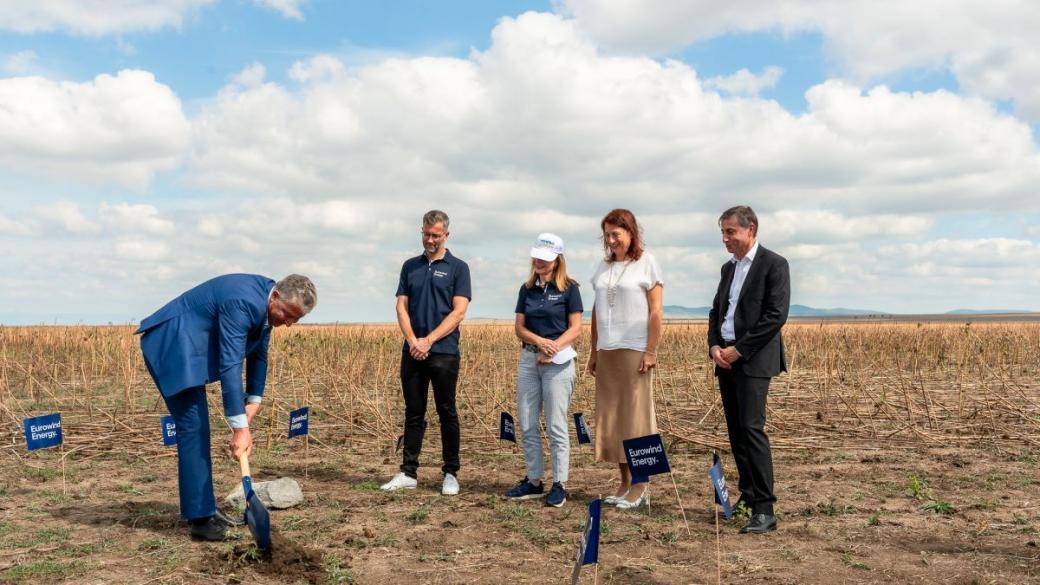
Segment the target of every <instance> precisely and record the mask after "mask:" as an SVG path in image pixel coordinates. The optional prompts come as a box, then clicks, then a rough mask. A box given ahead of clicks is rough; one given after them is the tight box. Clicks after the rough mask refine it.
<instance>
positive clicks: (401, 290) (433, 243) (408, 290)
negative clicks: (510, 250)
mask: <svg viewBox="0 0 1040 585" xmlns="http://www.w3.org/2000/svg"><path fill="white" fill-rule="evenodd" d="M448 223H449V222H448V215H447V214H446V213H444V212H443V211H438V210H436V209H435V210H433V211H429V212H427V213H426V215H424V216H423V224H422V243H423V250H424V253H423V254H421V255H419V256H416V257H415V258H412V259H410V260H407V261H406V262H405V263H404V266H402V267H401V280H400V282H399V284H398V285H397V324H398V325H399V326H400V327H401V333H403V334H404V339H405V343H404V348H403V349H402V353H401V387H402V388H403V390H404V455H403V462H402V463H401V471H400V473H398V474H397V475H395V476H394V477H393V478H392V479H391V480H390V481H388V482H387V483H385V484H383V486H382V488H383V489H384V490H386V491H394V490H399V489H414V488H415V486H416V485H417V484H418V480H417V477H418V476H417V471H418V469H419V452H420V451H421V450H422V440H423V432H424V431H425V430H426V396H427V393H428V390H429V387H430V385H431V384H432V385H433V400H434V403H435V404H436V405H437V416H438V417H439V418H440V422H441V451H442V455H443V457H444V465H443V466H442V467H441V469H442V471H444V483H443V485H442V486H441V493H442V494H444V495H446V496H454V495H456V494H458V493H459V482H458V472H459V416H458V413H457V412H456V410H455V385H456V383H457V382H458V379H459V324H460V323H462V320H463V319H465V318H466V308H467V307H469V301H470V299H471V298H472V294H471V292H470V281H469V266H467V265H466V263H465V262H463V261H462V260H459V259H458V258H456V257H455V256H452V255H451V252H450V251H448V249H447V248H446V247H445V244H447V242H448Z"/></svg>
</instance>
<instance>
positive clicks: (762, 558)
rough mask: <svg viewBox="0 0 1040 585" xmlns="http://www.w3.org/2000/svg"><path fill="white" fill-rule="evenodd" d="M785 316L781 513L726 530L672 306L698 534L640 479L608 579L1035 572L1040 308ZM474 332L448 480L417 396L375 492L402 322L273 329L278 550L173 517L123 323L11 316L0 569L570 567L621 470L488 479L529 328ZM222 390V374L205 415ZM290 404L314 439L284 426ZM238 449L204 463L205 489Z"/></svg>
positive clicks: (260, 571)
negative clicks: (297, 500)
mask: <svg viewBox="0 0 1040 585" xmlns="http://www.w3.org/2000/svg"><path fill="white" fill-rule="evenodd" d="M785 335H786V339H787V348H788V360H789V369H790V372H789V373H788V374H786V375H783V376H780V377H779V378H777V379H775V380H774V384H773V387H772V389H771V395H770V412H769V431H770V433H771V437H772V440H773V445H774V457H775V464H776V476H777V493H778V496H779V498H780V501H779V502H778V504H777V505H778V514H779V516H780V530H779V531H778V532H775V533H773V534H770V535H766V536H760V537H748V536H742V535H739V534H737V527H738V526H739V524H738V523H737V522H733V523H726V522H722V525H721V528H720V530H719V532H717V531H716V524H715V516H714V512H713V509H712V504H711V502H712V500H711V493H710V484H709V482H708V479H707V470H708V466H709V464H710V461H711V455H710V451H711V449H712V448H718V449H721V450H724V449H725V448H726V439H725V436H726V434H725V426H724V422H723V417H722V413H721V405H720V402H719V399H718V396H717V391H716V389H715V386H714V379H713V377H712V375H711V371H710V370H709V369H708V367H707V360H706V358H705V356H704V353H705V347H704V346H705V343H704V339H705V325H704V324H703V323H682V324H671V325H668V326H667V327H666V328H665V336H664V340H663V342H662V345H661V352H660V356H659V360H660V369H659V375H658V377H657V381H656V389H655V392H656V400H657V404H658V417H659V426H660V427H661V430H662V434H663V435H664V437H665V441H666V444H667V445H668V448H669V459H670V461H671V463H672V467H673V469H675V474H674V478H675V480H676V483H677V485H678V491H679V495H680V497H681V500H682V503H683V505H684V506H685V510H686V514H687V517H688V519H689V528H690V533H689V534H687V532H686V528H685V525H684V523H683V519H682V515H681V512H680V508H679V506H678V504H677V501H676V494H675V491H674V490H673V488H672V484H671V481H670V480H669V479H668V478H667V477H666V476H659V477H656V478H654V483H653V487H652V491H651V494H652V502H651V503H652V507H651V509H650V512H649V513H647V511H646V510H643V511H641V512H639V513H620V512H617V511H615V510H606V511H605V513H604V514H605V515H604V525H603V529H602V530H603V537H602V541H601V551H600V561H601V564H600V567H599V580H600V582H602V583H661V584H666V583H667V584H672V583H716V582H718V581H719V580H720V579H721V581H722V582H723V583H821V584H823V583H828V584H829V583H965V584H967V583H1037V582H1040V548H1038V544H1040V383H1038V382H1040V324H1037V323H975V324H972V325H965V324H963V323H960V324H958V323H926V324H916V323H905V324H893V323H880V324H879V323H855V324H849V323H844V324H843V323H826V324H791V325H789V326H788V327H787V328H786V329H785ZM586 339H587V338H586ZM463 344H464V346H463V352H464V354H463V366H462V372H461V378H460V385H459V392H458V402H459V411H460V416H461V420H462V427H463V443H462V444H463V453H462V455H463V469H462V471H461V473H460V479H461V481H462V487H463V493H462V495H460V496H459V497H457V498H445V497H442V496H440V495H439V471H438V470H439V465H440V462H439V452H440V449H439V439H438V436H439V429H438V425H437V420H436V416H435V414H434V410H433V408H432V405H431V408H430V416H431V418H430V427H429V432H428V433H427V439H426V446H425V447H426V448H425V449H424V453H423V463H424V464H425V467H423V468H422V469H421V470H420V487H419V489H418V490H415V491H414V492H409V493H403V494H401V493H395V494H384V493H382V492H380V491H379V489H378V486H379V484H380V483H381V482H382V481H385V480H386V479H387V478H388V477H389V476H390V475H391V474H392V473H393V472H394V471H395V470H396V465H397V463H398V457H399V456H398V455H397V454H396V453H395V452H394V448H395V440H396V438H397V435H398V434H399V432H400V427H401V421H402V416H403V403H402V400H401V397H400V390H399V384H398V380H397V368H398V360H399V352H400V338H399V335H398V333H397V331H396V329H395V328H393V327H389V326H341V327H331V326H328V327H326V326H312V327H308V326H304V327H298V328H293V329H291V330H279V331H277V333H276V335H275V339H274V342H273V343H272V349H271V359H270V362H271V367H270V370H269V386H268V391H267V395H266V397H265V402H264V404H265V408H264V410H263V411H262V413H261V415H260V417H259V420H258V421H256V422H255V423H254V427H255V429H254V439H255V441H256V444H257V449H256V455H255V461H254V466H253V467H254V474H255V475H256V476H257V477H258V478H259V479H265V478H273V477H278V476H285V475H288V476H292V477H294V478H296V479H298V480H299V481H300V483H301V484H302V485H303V488H304V492H305V494H306V497H307V499H306V502H305V503H304V504H303V505H301V506H300V507H297V508H294V509H290V510H285V511H275V512H273V517H272V519H273V524H274V525H275V527H276V528H277V529H278V530H279V531H280V533H281V535H282V536H284V537H285V538H286V539H288V541H290V542H291V543H292V544H293V546H292V549H293V551H294V552H298V553H300V554H299V555H297V558H296V559H295V560H297V561H299V562H298V563H296V564H289V565H287V564H286V563H285V562H279V563H268V562H262V561H260V560H257V559H256V558H254V555H253V554H252V553H253V551H252V550H251V548H250V546H249V545H248V544H247V543H248V533H246V534H245V538H244V539H243V540H242V541H239V542H229V543H224V544H204V543H194V542H191V541H190V540H189V539H188V538H187V529H186V525H185V524H184V523H183V522H182V521H180V520H179V518H178V512H177V496H176V459H175V453H174V449H173V448H164V447H162V445H161V439H160V432H159V431H160V430H159V417H160V416H161V415H163V414H165V409H164V407H163V404H162V401H161V400H160V399H159V395H158V392H157V391H156V390H155V389H154V387H153V386H152V383H151V381H150V380H149V379H148V376H147V373H146V372H145V369H144V366H143V364H142V362H141V358H140V353H139V350H138V349H137V340H136V338H134V337H133V335H132V329H131V328H129V327H35V328H5V327H0V420H2V423H0V457H2V461H3V466H4V467H3V469H4V473H3V475H2V477H0V581H3V582H25V583H29V582H32V583H47V582H62V581H69V582H75V583H108V582H119V583H141V584H143V583H258V584H262V583H293V582H308V581H310V582H328V583H487V584H499V583H563V582H565V581H566V580H567V579H569V571H570V567H571V566H572V562H573V558H574V553H575V545H576V541H577V538H578V535H579V532H580V528H581V523H582V521H583V518H584V503H585V502H587V501H588V500H589V499H591V498H594V497H596V496H597V495H600V494H606V493H609V492H610V491H611V490H612V481H613V476H614V472H613V471H612V470H611V469H610V467H609V466H607V465H603V464H596V463H595V462H594V461H593V459H592V457H591V456H590V454H589V450H588V448H587V447H586V448H584V449H579V448H578V445H577V444H576V442H573V440H572V442H573V445H572V448H573V452H572V471H571V482H570V484H569V488H570V490H571V499H570V501H569V502H568V504H567V505H566V506H564V507H563V508H561V509H547V508H544V507H541V506H539V505H538V504H537V503H535V502H523V503H513V502H509V501H507V500H505V499H504V498H502V497H501V494H502V492H504V491H505V490H506V489H507V488H508V487H509V486H510V485H511V484H512V483H514V482H515V481H517V480H518V479H519V478H520V477H521V476H522V475H523V464H522V456H521V455H520V453H519V452H518V451H517V450H516V449H514V448H513V446H512V445H504V444H500V443H499V442H498V441H497V440H496V437H497V420H498V413H499V412H500V411H501V410H503V409H506V410H509V411H510V412H514V413H515V406H514V396H515V393H514V378H515V370H516V362H517V358H518V353H519V351H518V344H517V342H516V340H515V338H514V337H513V334H512V330H511V328H510V327H506V326H499V325H474V326H466V327H464V331H463ZM583 349H584V348H583ZM579 353H580V352H579ZM593 394H594V393H593V381H592V379H591V378H588V377H582V378H580V379H579V382H578V386H577V388H576V391H575V395H574V401H573V406H572V409H573V410H574V411H584V412H587V413H591V412H592V411H593V410H594V404H593ZM219 400H220V399H219V393H218V392H216V391H213V392H211V412H213V413H219V412H221V409H220V404H219ZM302 405H310V406H311V407H312V413H313V414H312V417H311V439H310V444H309V447H307V446H305V443H304V442H303V440H302V439H293V440H292V441H289V440H288V439H287V438H286V430H287V413H288V411H289V410H291V409H293V408H296V407H298V406H302ZM55 410H59V411H61V413H62V417H63V428H64V433H65V445H64V447H63V450H61V451H59V450H57V449H50V450H46V451H36V452H32V453H29V452H27V451H26V450H25V441H24V438H23V435H22V430H21V421H22V419H23V418H24V417H26V416H34V415H39V414H46V413H49V412H53V411H55ZM590 421H591V416H590ZM213 422H214V427H215V428H217V429H220V428H222V427H223V426H224V424H223V422H222V421H221V420H219V416H216V415H214V421H213ZM593 432H595V429H593ZM224 435H225V433H224V432H223V431H217V432H215V437H216V439H217V440H216V441H215V445H214V448H215V449H216V448H218V447H219V446H220V445H221V443H222V441H223V440H224ZM724 461H725V464H726V466H727V470H728V471H732V469H733V465H732V461H731V460H730V459H729V458H728V456H727V455H726V454H725V453H724ZM236 470H237V466H236V465H235V464H234V463H233V462H232V461H230V460H228V459H227V458H226V457H223V456H220V455H218V456H217V457H216V458H215V462H214V472H215V476H216V483H217V491H218V493H219V494H221V495H222V494H225V493H227V492H228V491H230V490H231V488H232V487H234V485H235V484H236V483H237V478H236ZM730 480H731V483H735V481H734V480H735V478H734V477H733V476H732V473H730ZM287 560H293V559H286V558H282V559H281V561H287ZM591 572H592V571H591V567H589V568H587V574H583V577H582V582H583V583H592V575H591ZM567 582H569V581H567Z"/></svg>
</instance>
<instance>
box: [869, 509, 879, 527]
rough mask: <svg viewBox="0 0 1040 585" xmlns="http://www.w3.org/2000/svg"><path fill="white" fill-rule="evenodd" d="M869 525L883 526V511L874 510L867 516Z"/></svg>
mask: <svg viewBox="0 0 1040 585" xmlns="http://www.w3.org/2000/svg"><path fill="white" fill-rule="evenodd" d="M867 526H881V512H874V513H873V514H871V515H870V518H867Z"/></svg>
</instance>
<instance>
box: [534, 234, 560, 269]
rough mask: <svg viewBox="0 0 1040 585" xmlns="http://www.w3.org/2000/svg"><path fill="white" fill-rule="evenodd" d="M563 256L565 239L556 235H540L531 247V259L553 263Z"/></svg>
mask: <svg viewBox="0 0 1040 585" xmlns="http://www.w3.org/2000/svg"><path fill="white" fill-rule="evenodd" d="M560 254H563V239H562V238H560V236H558V235H556V234H550V233H544V234H538V237H537V238H535V240H534V244H533V245H532V246H531V257H532V258H537V259H539V260H545V261H546V262H552V261H553V260H555V259H556V257H557V256H559V255H560Z"/></svg>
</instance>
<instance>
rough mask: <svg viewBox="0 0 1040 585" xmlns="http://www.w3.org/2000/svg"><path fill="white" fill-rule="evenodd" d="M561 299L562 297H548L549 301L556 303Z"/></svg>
mask: <svg viewBox="0 0 1040 585" xmlns="http://www.w3.org/2000/svg"><path fill="white" fill-rule="evenodd" d="M562 298H563V295H549V300H550V301H558V300H560V299H562Z"/></svg>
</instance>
